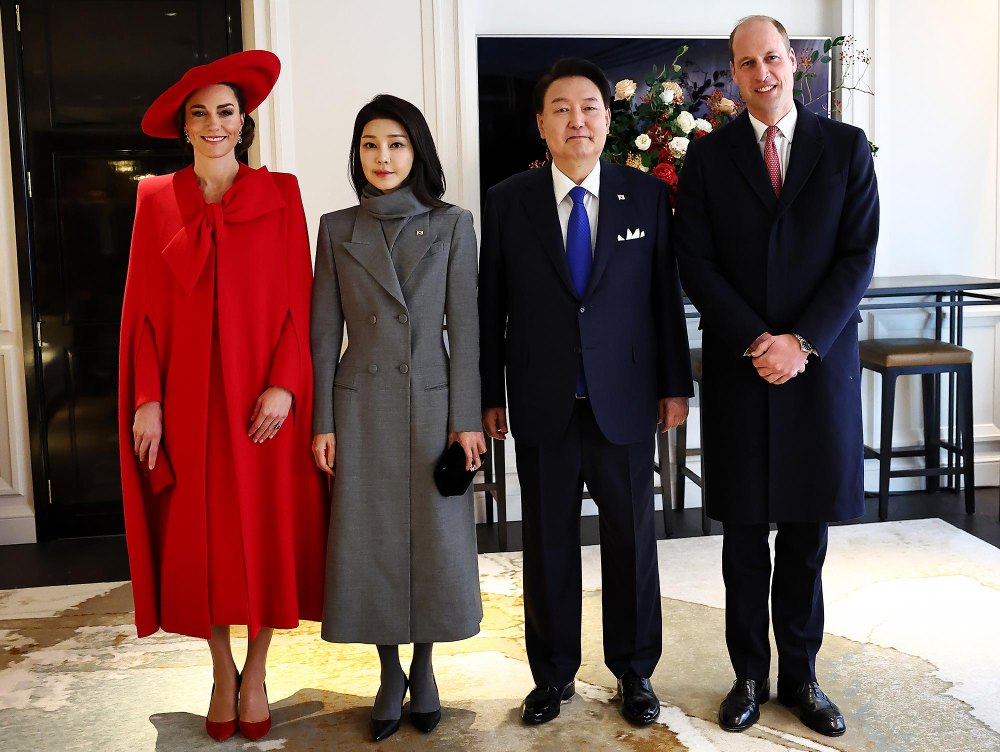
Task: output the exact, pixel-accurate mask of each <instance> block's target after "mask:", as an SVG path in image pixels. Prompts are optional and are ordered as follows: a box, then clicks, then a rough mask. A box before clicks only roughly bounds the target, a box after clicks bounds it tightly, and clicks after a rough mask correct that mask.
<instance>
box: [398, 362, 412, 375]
mask: <svg viewBox="0 0 1000 752" xmlns="http://www.w3.org/2000/svg"><path fill="white" fill-rule="evenodd" d="M409 371H410V367H409V366H408V365H406V363H402V364H400V366H399V372H400V373H409Z"/></svg>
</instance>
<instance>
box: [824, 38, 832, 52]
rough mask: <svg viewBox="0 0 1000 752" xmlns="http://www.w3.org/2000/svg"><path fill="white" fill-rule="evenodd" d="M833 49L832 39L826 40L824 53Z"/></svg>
mask: <svg viewBox="0 0 1000 752" xmlns="http://www.w3.org/2000/svg"><path fill="white" fill-rule="evenodd" d="M831 47H833V40H832V39H826V40H824V41H823V52H829V51H830V48H831Z"/></svg>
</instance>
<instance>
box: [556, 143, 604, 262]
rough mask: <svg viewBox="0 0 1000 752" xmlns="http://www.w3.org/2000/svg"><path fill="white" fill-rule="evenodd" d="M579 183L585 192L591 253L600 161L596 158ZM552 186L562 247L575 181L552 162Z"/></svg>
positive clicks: (597, 201)
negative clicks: (588, 172) (587, 173)
mask: <svg viewBox="0 0 1000 752" xmlns="http://www.w3.org/2000/svg"><path fill="white" fill-rule="evenodd" d="M580 185H581V186H582V187H583V188H584V190H586V191H587V192H586V193H585V194H584V195H583V208H584V209H586V210H587V219H589V220H590V252H591V253H592V254H593V252H594V245H595V244H596V243H597V210H598V208H599V206H600V199H599V198H598V196H600V193H601V161H600V160H597V164H595V165H594V169H593V170H591V171H590V174H589V175H588V176H587V177H586V178H584V179H583V182H582V183H580ZM552 187H553V189H554V190H555V194H556V209H557V210H558V212H559V226H560V228H562V236H563V248H564V249H565V248H566V226H567V225H568V224H569V214H570V212H571V211H573V197H572V196H570V195H569V192H570V190H572V189H573V188H575V187H576V183H574V182H573V181H572V180H570V179H569V178H568V177H566V175H565V174H564V173H563V171H562V170H560V169H559V168H558V167H556V164H555V162H553V163H552Z"/></svg>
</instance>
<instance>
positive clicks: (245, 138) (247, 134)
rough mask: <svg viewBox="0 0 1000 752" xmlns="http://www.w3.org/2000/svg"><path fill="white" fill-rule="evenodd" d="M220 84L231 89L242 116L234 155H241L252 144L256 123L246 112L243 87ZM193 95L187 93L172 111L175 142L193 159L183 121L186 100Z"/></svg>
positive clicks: (185, 115)
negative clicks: (241, 125)
mask: <svg viewBox="0 0 1000 752" xmlns="http://www.w3.org/2000/svg"><path fill="white" fill-rule="evenodd" d="M219 84H220V85H221V86H228V87H229V88H230V89H232V91H233V96H235V97H236V107H237V108H238V109H239V111H240V114H241V115H242V116H243V127H242V128H241V129H240V138H241V139H242V141H240V142H239V143H238V144H236V156H237V157H242V156H243V155H244V154H246V153H247V152H248V151H250V147H251V146H253V137H254V133H256V131H257V124H256V123H254V121H253V118H252V117H250V113H249V112H247V98H246V96H245V95H244V94H243V89H241V88H240V87H239V86H237V85H236V84H233V83H230V82H229V81H219ZM193 95H194V92H193V91H192V92H191V93H190V94H188V95H187V98H186V99H185V100H184V104H182V105H181V107H180V109H179V110H177V112H176V113H174V125H176V126H177V142H178V143H179V144H180V145H181V151H182V152H184V154H185V156H187V157H188V158H189V159H194V147H193V146H191V142H190V141H188V140H187V137H186V136H185V135H184V123H186V122H187V112H186V111H185V110H186V109H187V106H188V102H190V101H191V97H192V96H193Z"/></svg>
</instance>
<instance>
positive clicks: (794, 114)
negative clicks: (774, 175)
mask: <svg viewBox="0 0 1000 752" xmlns="http://www.w3.org/2000/svg"><path fill="white" fill-rule="evenodd" d="M747 114H748V115H750V113H749V112H748V113H747ZM798 119H799V113H798V110H796V109H795V107H794V105H793V106H792V109H790V110H789V111H788V114H787V115H785V116H784V117H783V118H781V120H779V121H778V122H777V123H775V125H776V126H778V133H777V134H775V136H774V148H775V149H777V151H778V162H779V163H780V164H781V182H782V184H784V182H785V176H786V175H787V174H788V157H789V155H790V154H791V153H792V138H793V136H794V134H795V123H796V122H797V121H798ZM750 125H752V126H753V132H754V135H756V136H757V146H759V147H760V155H761V156H762V157H763V156H764V142H765V132H766V131H767V125H766V124H765V123H762V122H761V121H760V120H758V119H757V118H755V117H754V116H753V115H750Z"/></svg>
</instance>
